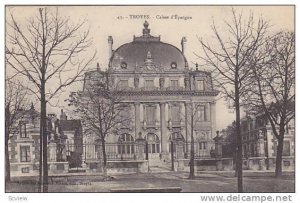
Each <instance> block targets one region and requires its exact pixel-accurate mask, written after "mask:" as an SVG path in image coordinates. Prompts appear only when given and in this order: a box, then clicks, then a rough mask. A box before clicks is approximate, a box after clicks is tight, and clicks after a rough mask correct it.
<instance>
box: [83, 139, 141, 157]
mask: <svg viewBox="0 0 300 203" xmlns="http://www.w3.org/2000/svg"><path fill="white" fill-rule="evenodd" d="M105 152H106V159H107V160H133V159H136V157H137V155H136V153H137V144H136V143H133V142H128V143H106V144H105ZM102 158H103V152H102V146H101V145H96V144H89V143H86V144H83V145H82V160H83V161H91V160H101V159H102Z"/></svg>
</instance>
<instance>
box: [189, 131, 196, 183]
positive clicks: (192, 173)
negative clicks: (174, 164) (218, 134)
mask: <svg viewBox="0 0 300 203" xmlns="http://www.w3.org/2000/svg"><path fill="white" fill-rule="evenodd" d="M189 179H195V150H194V136H193V135H192V134H191V159H190V176H189Z"/></svg>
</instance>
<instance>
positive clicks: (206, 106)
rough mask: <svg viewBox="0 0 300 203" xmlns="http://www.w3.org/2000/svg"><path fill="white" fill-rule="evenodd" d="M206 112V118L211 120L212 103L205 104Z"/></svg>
mask: <svg viewBox="0 0 300 203" xmlns="http://www.w3.org/2000/svg"><path fill="white" fill-rule="evenodd" d="M205 113H206V120H207V121H210V114H211V112H210V103H209V102H208V103H206V105H205Z"/></svg>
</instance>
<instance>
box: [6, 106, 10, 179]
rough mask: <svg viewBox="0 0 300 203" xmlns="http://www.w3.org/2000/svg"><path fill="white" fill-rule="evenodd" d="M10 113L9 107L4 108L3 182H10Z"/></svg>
mask: <svg viewBox="0 0 300 203" xmlns="http://www.w3.org/2000/svg"><path fill="white" fill-rule="evenodd" d="M9 121H10V113H9V108H8V107H6V108H5V183H8V182H10V162H9V151H8V140H9V127H10V126H9V124H8V122H9Z"/></svg>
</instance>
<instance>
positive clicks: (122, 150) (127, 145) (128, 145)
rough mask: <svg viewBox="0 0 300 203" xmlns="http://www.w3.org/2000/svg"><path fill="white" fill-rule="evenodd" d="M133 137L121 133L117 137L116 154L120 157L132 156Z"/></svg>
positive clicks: (133, 151) (133, 149) (133, 150)
mask: <svg viewBox="0 0 300 203" xmlns="http://www.w3.org/2000/svg"><path fill="white" fill-rule="evenodd" d="M134 146H135V145H134V139H133V137H132V136H131V135H130V134H128V133H124V134H121V135H120V136H119V138H118V154H119V155H120V156H121V159H127V158H131V157H133V156H134V153H135V148H134Z"/></svg>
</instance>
